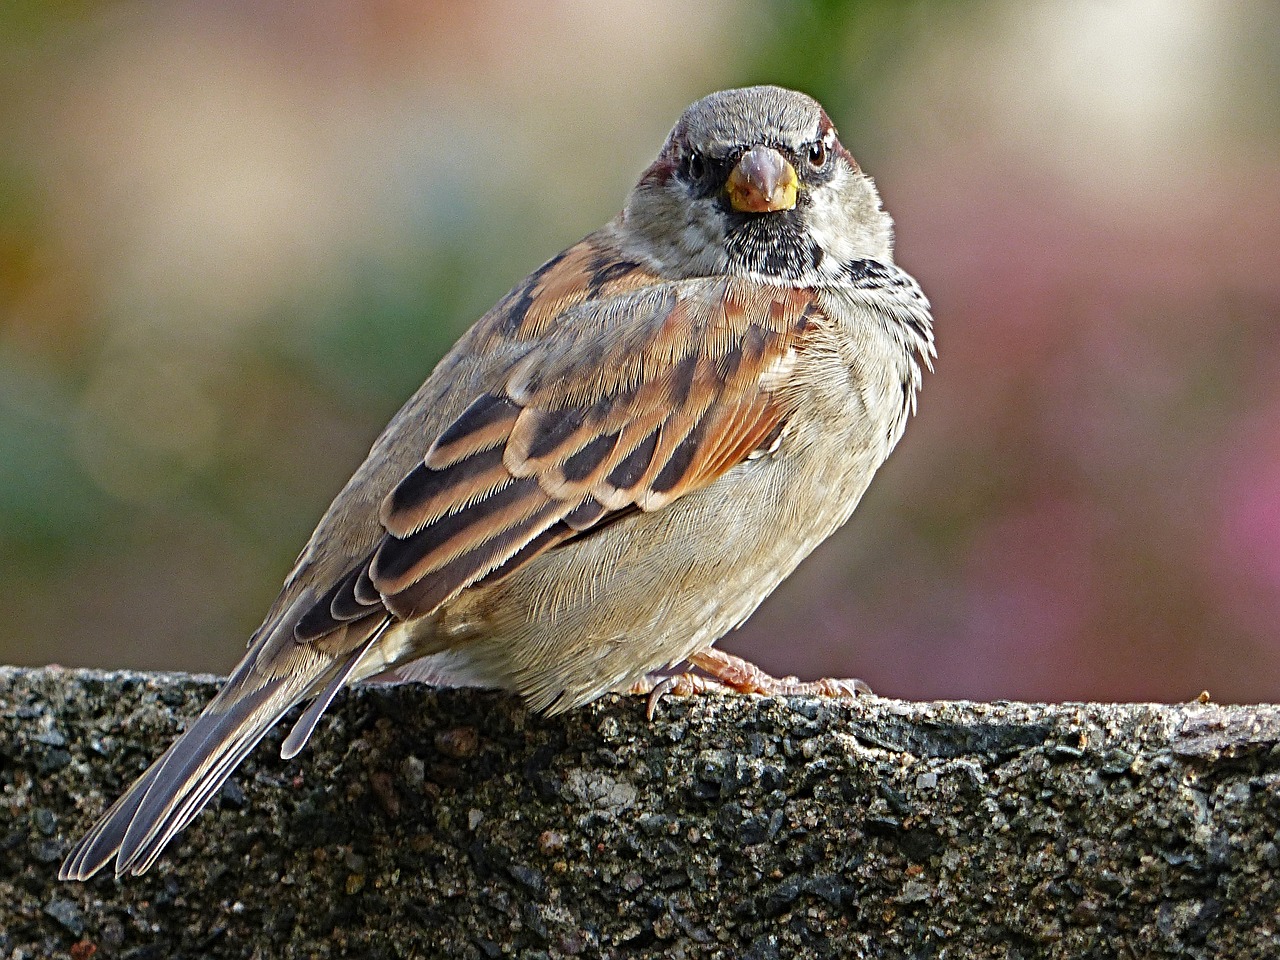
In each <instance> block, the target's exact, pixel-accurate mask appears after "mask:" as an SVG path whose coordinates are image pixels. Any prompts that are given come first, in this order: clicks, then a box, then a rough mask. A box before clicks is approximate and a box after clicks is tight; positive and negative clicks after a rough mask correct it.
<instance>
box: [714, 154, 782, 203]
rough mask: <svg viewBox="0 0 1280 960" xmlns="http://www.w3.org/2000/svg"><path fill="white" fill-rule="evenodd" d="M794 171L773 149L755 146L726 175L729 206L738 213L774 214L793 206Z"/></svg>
mask: <svg viewBox="0 0 1280 960" xmlns="http://www.w3.org/2000/svg"><path fill="white" fill-rule="evenodd" d="M799 186H800V179H799V178H798V177H797V176H796V168H795V167H793V166H792V165H791V162H790V161H789V160H787V158H786V157H784V156H783V155H782V154H780V153H779V152H778V151H777V150H774V149H773V148H772V147H765V146H754V147H752V148H751V149H750V150H748V151H747V152H746V153H744V154H743V155H742V158H741V159H740V160H738V162H737V164H736V165H735V166H734V168H733V172H731V173H730V174H729V179H728V181H727V182H726V184H725V189H726V191H727V192H728V194H729V205H730V206H732V207H733V209H735V210H737V211H739V212H740V213H773V212H775V211H778V210H790V209H792V208H793V207H795V205H796V189H797V188H798V187H799Z"/></svg>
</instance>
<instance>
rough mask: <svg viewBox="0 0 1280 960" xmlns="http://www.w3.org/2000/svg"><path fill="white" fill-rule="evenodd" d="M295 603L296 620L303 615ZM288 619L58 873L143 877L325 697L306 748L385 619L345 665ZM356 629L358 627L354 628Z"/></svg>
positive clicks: (304, 727) (309, 718)
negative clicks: (237, 777) (110, 866)
mask: <svg viewBox="0 0 1280 960" xmlns="http://www.w3.org/2000/svg"><path fill="white" fill-rule="evenodd" d="M300 606H302V605H301V604H295V605H294V607H293V609H292V610H291V611H290V614H293V613H294V611H296V610H298V609H299V607H300ZM290 614H286V615H285V617H283V618H282V619H281V620H279V621H277V623H276V624H275V625H273V628H272V629H271V630H270V631H269V632H268V633H267V635H265V636H263V637H262V638H261V639H259V640H258V641H257V642H255V644H254V646H253V647H252V648H251V649H250V651H249V653H248V654H247V655H246V656H245V658H244V660H243V661H241V663H240V664H239V666H238V667H237V668H236V670H235V672H234V673H233V674H232V675H231V676H230V677H229V678H228V680H227V683H226V684H225V685H224V686H223V688H222V690H221V691H220V692H219V693H218V695H217V696H216V697H214V698H213V700H212V701H210V703H209V705H208V706H207V707H205V709H204V711H203V712H202V713H201V714H200V716H199V717H197V718H196V720H195V722H194V723H193V724H192V725H191V727H190V728H189V729H187V731H186V732H185V733H183V734H182V736H180V737H179V738H178V739H177V740H176V741H174V743H173V744H172V745H171V746H170V747H169V749H168V750H166V751H165V753H164V754H163V755H162V756H161V757H160V758H159V759H158V760H156V762H155V763H153V764H152V765H151V766H150V767H149V768H147V770H146V772H145V773H143V774H142V776H140V777H139V778H138V779H137V780H136V781H135V782H134V784H133V785H132V786H131V787H130V788H129V789H128V790H127V791H126V792H125V794H124V795H123V796H122V797H120V799H118V800H117V801H116V802H115V803H114V804H112V806H111V808H110V809H109V810H108V811H107V812H106V813H105V814H103V815H102V817H101V818H100V819H99V820H98V822H97V823H95V824H94V825H93V827H92V828H91V829H90V830H89V832H88V833H87V834H85V836H84V837H83V838H82V839H81V840H80V842H79V843H77V844H76V845H75V847H74V849H72V851H71V853H70V855H69V856H68V857H67V859H66V861H65V862H64V863H63V865H62V869H61V870H59V871H58V877H59V879H62V880H87V879H89V878H90V877H92V876H93V875H94V874H95V873H97V872H98V871H99V870H101V869H102V868H103V867H104V866H106V865H107V863H108V862H110V861H111V859H112V858H113V857H114V858H115V861H116V863H115V873H116V876H118V877H119V876H123V875H124V874H126V873H130V874H133V875H134V876H137V875H139V874H141V873H144V872H146V870H147V869H148V868H149V867H150V866H151V865H152V864H153V863H154V862H155V861H156V858H157V857H158V856H159V855H160V853H161V852H162V851H163V850H164V848H165V846H166V845H167V844H168V843H169V841H170V840H172V839H173V838H174V837H175V836H176V835H177V834H178V833H179V831H181V830H182V829H183V828H184V827H185V826H186V825H187V824H188V823H190V822H191V819H192V818H193V817H195V815H196V814H197V813H199V812H200V810H201V809H203V807H204V805H205V804H207V803H208V802H209V800H210V799H211V798H212V797H213V796H214V794H216V793H217V791H218V789H219V788H220V787H221V786H222V784H223V783H224V782H225V781H226V779H227V777H229V776H230V775H231V773H232V771H234V770H235V768H236V767H237V766H239V764H240V762H241V761H242V760H243V759H244V758H245V756H246V755H247V754H248V753H249V751H250V750H252V749H253V748H254V746H256V745H257V743H258V741H260V740H261V739H262V738H263V737H264V736H265V735H266V733H267V731H269V730H270V729H271V728H272V727H273V726H274V725H275V724H276V722H277V721H279V719H280V718H281V717H282V716H284V714H285V713H286V712H288V710H289V709H290V708H291V707H293V706H294V705H295V704H298V703H300V702H301V701H303V700H305V699H306V698H308V697H310V696H315V695H316V694H317V693H318V694H319V696H318V697H317V703H319V704H320V708H319V709H312V710H308V711H307V713H306V714H304V716H303V718H302V720H301V721H300V722H299V726H298V728H296V729H295V730H294V732H293V734H291V735H290V738H289V740H288V741H287V743H288V746H289V755H290V756H292V755H293V754H294V753H296V752H297V751H298V750H300V749H301V748H302V746H303V744H304V743H305V742H306V737H307V736H308V735H309V734H310V732H311V730H312V729H314V726H315V723H316V721H317V720H318V719H319V717H320V714H321V713H322V712H323V709H324V707H327V706H328V704H329V703H330V702H331V701H332V699H333V696H334V695H335V694H336V693H337V691H338V690H339V689H340V688H341V687H342V686H343V685H345V683H346V682H347V680H348V679H349V678H350V677H351V674H352V672H353V671H354V670H355V668H356V666H357V664H358V663H359V660H360V659H361V657H363V656H364V654H365V653H366V652H367V651H368V650H369V648H370V647H371V646H372V645H373V644H374V643H375V642H376V641H377V639H378V638H379V637H380V636H381V634H382V631H383V630H384V629H385V626H386V623H385V622H383V623H377V622H376V621H375V622H373V623H370V624H368V625H361V626H362V627H367V628H368V629H370V630H371V634H370V635H369V636H368V637H367V638H365V639H362V640H361V641H360V642H359V644H358V645H357V646H356V649H355V650H354V651H350V652H349V653H348V654H347V655H345V656H343V657H342V658H341V659H335V658H333V657H331V656H326V655H325V654H323V653H321V652H318V651H317V650H316V649H315V648H314V647H313V646H312V645H303V644H298V643H296V642H295V641H294V639H293V624H294V622H295V621H296V615H290ZM353 626H354V625H353ZM356 629H360V627H356Z"/></svg>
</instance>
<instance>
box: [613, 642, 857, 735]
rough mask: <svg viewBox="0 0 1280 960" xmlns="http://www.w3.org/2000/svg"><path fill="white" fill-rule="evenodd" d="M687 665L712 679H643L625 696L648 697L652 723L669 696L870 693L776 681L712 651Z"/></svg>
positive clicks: (845, 685)
mask: <svg viewBox="0 0 1280 960" xmlns="http://www.w3.org/2000/svg"><path fill="white" fill-rule="evenodd" d="M689 662H690V663H691V664H693V665H694V666H696V667H698V668H699V669H701V670H705V671H706V672H707V673H709V674H710V675H711V676H709V677H707V676H703V675H702V674H699V673H677V674H673V675H671V676H669V677H662V678H660V679H654V678H651V677H645V678H644V679H643V680H638V681H637V682H635V683H633V684H632V685H631V687H630V688H629V689H628V691H627V692H628V693H630V694H632V695H635V696H644V695H646V694H647V695H648V700H647V701H646V703H645V716H646V717H648V718H649V720H651V721H652V720H653V718H654V715H655V714H656V713H657V710H658V704H659V703H660V702H661V700H662V698H663V697H665V696H667V695H671V696H676V697H691V696H695V695H697V694H702V693H706V692H707V691H709V690H716V691H719V692H731V693H759V694H762V695H764V696H784V697H830V698H834V699H849V698H853V697H858V696H867V695H869V694H870V693H871V687H869V686H868V685H867V683H866V681H863V680H859V679H857V678H855V677H848V678H836V677H823V678H822V679H821V680H801V679H799V678H798V677H795V676H786V677H775V676H773V675H771V674H768V673H765V672H764V671H763V670H761V669H760V668H759V667H757V666H756V665H755V664H754V663H751V662H750V661H748V660H743V659H742V658H741V657H735V656H734V655H733V654H731V653H724V652H722V651H720V650H716V649H714V648H712V649H709V650H704V651H703V652H701V653H696V654H694V655H693V656H692V657H690V658H689Z"/></svg>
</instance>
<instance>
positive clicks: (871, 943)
mask: <svg viewBox="0 0 1280 960" xmlns="http://www.w3.org/2000/svg"><path fill="white" fill-rule="evenodd" d="M214 689H215V681H214V680H213V679H212V678H208V677H190V676H184V675H172V674H132V673H99V672H90V671H72V670H18V669H11V668H0V788H2V791H3V792H2V794H0V958H15V960H16V958H33V960H34V958H41V960H43V958H47V957H72V958H75V960H88V958H89V957H123V958H130V960H152V958H154V960H168V958H221V957H259V958H275V957H282V958H289V957H308V958H310V957H321V958H323V957H339V956H351V957H370V958H384V957H385V958H392V957H437V956H439V957H473V958H496V957H519V958H542V957H548V958H550V957H567V956H581V957H610V958H612V957H628V958H630V957H642V956H663V957H725V958H728V957H741V958H757V960H765V958H771V957H826V956H833V957H834V956H839V957H861V956H866V957H966V958H967V957H1009V958H1013V957H1021V958H1032V957H1107V958H1112V957H1143V958H1146V957H1166V956H1169V957H1173V956H1177V957H1205V958H1209V957H1232V958H1237V960H1243V958H1251V957H1259V958H1261V957H1266V958H1273V957H1276V956H1280V919H1278V907H1280V882H1278V880H1277V876H1278V875H1280V849H1278V846H1277V845H1278V844H1280V835H1278V833H1277V831H1278V828H1280V747H1278V744H1280V708H1277V707H1273V706H1265V707H1247V708H1240V707H1219V706H1214V705H1201V704H1189V705H1176V706H1151V705H1110V704H1085V705H1080V704H1066V705H1054V706H1043V705H1035V704H1019V703H996V704H974V703H906V702H900V701H894V700H882V699H879V698H874V697H872V698H867V699H863V700H860V701H857V702H816V701H811V700H782V699H761V698H750V697H721V696H705V697H700V698H695V699H690V700H679V699H668V700H667V701H665V702H664V704H663V706H662V708H661V710H660V713H659V716H658V718H657V720H655V722H654V723H652V724H650V723H648V722H647V721H646V720H645V719H644V710H643V704H642V702H641V701H639V700H634V699H629V698H619V697H610V698H606V699H604V700H603V701H600V702H598V703H596V704H593V705H591V706H589V707H586V708H583V709H581V710H578V711H575V712H573V713H571V714H569V715H568V716H563V717H558V718H555V719H546V718H542V717H538V716H533V715H530V714H529V713H527V712H526V711H524V710H523V709H522V708H521V707H520V705H519V704H518V703H516V702H515V701H513V700H511V699H509V698H507V697H504V696H500V695H496V694H492V693H484V692H477V691H436V690H432V689H428V688H421V687H415V686H403V687H397V688H367V689H363V690H360V691H357V692H355V693H354V694H350V695H347V696H344V697H342V698H340V699H339V702H338V703H337V704H336V705H335V707H334V709H333V710H332V714H331V716H330V717H328V718H326V719H325V720H324V721H322V723H321V725H320V729H319V730H318V731H317V734H316V736H315V737H314V738H313V740H312V743H311V746H310V747H309V748H308V750H307V752H306V753H304V754H303V755H302V756H301V757H299V758H298V759H297V760H295V761H293V762H290V763H285V762H283V761H281V760H280V759H279V757H278V755H277V753H278V749H279V745H280V740H281V738H282V736H283V732H282V731H279V730H277V731H276V732H274V733H273V734H272V735H270V736H269V737H268V738H267V742H266V744H265V745H264V746H263V747H261V748H260V749H259V750H257V751H255V753H254V754H253V756H252V757H250V759H249V761H248V762H247V763H245V765H244V766H242V767H241V768H240V771H239V773H238V774H237V775H236V776H235V777H234V778H233V779H232V781H231V782H230V783H229V784H228V785H227V786H226V787H225V788H224V789H223V791H222V793H221V795H220V796H219V798H218V799H217V800H215V801H214V803H212V804H211V805H210V808H209V809H208V810H207V811H206V812H205V813H204V814H203V815H202V816H201V817H199V818H198V819H197V820H196V821H195V823H194V824H192V826H191V827H190V828H188V830H187V831H186V833H184V834H183V835H182V836H180V837H179V839H178V840H177V841H176V842H175V843H174V844H173V845H172V846H171V847H170V849H169V850H168V851H167V852H166V854H165V855H164V856H163V857H162V858H161V860H160V861H159V863H158V864H157V865H156V867H155V868H153V870H152V872H151V873H149V874H147V875H146V876H144V877H142V878H131V879H128V880H120V881H118V880H116V879H115V878H113V877H111V876H110V875H109V874H108V875H107V876H105V877H104V876H99V877H97V878H95V879H94V880H92V881H90V882H88V883H84V884H78V883H59V882H58V881H57V880H56V878H55V875H56V873H57V869H58V865H59V862H60V860H61V858H62V856H63V854H64V853H65V851H66V850H67V849H68V847H69V845H70V843H71V842H72V841H73V840H74V839H75V838H76V837H77V836H78V835H79V833H80V831H82V830H83V829H84V828H86V827H87V826H88V825H89V822H90V821H91V819H92V818H93V817H95V816H96V815H97V814H98V813H99V812H101V810H102V809H103V808H104V807H105V805H106V804H107V803H108V802H109V801H110V800H111V799H113V798H114V797H115V795H116V794H117V793H118V792H119V791H120V790H121V789H122V788H123V787H125V786H126V785H127V783H128V781H129V780H130V779H131V778H132V777H134V776H135V775H136V774H137V773H139V772H140V771H141V770H142V769H143V768H144V767H145V766H146V764H147V763H148V762H149V761H150V760H151V759H152V758H153V757H154V756H156V755H157V754H158V753H159V752H160V750H161V749H162V748H163V746H164V745H165V744H167V742H168V741H169V739H170V738H171V736H172V735H173V734H174V733H175V732H176V731H177V730H178V729H179V728H180V727H181V725H182V722H183V719H184V718H187V717H189V716H191V715H192V714H194V713H195V712H196V711H197V710H198V709H199V707H200V706H201V705H202V704H203V702H204V701H205V700H206V699H207V698H208V697H209V696H210V695H211V694H212V693H213V691H214ZM285 729H286V730H287V725H286V727H285Z"/></svg>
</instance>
